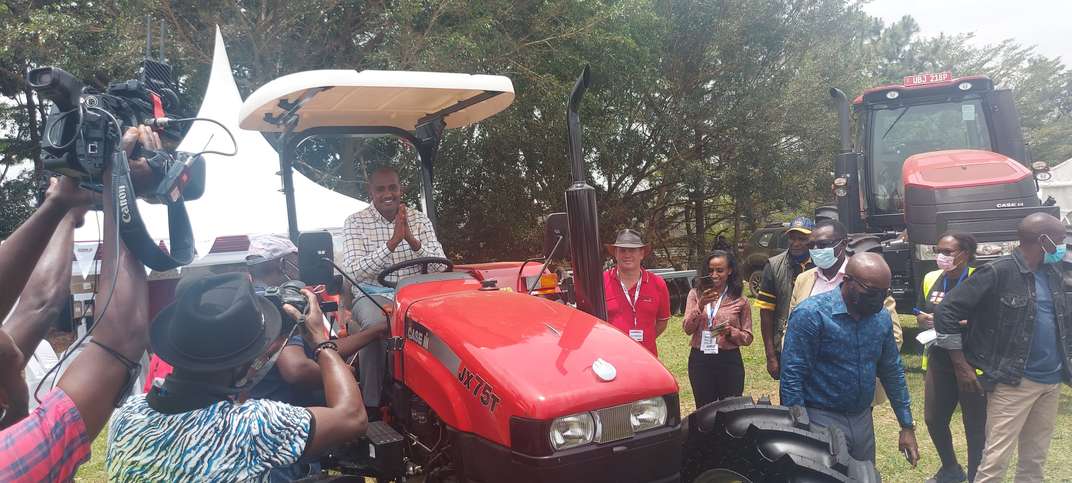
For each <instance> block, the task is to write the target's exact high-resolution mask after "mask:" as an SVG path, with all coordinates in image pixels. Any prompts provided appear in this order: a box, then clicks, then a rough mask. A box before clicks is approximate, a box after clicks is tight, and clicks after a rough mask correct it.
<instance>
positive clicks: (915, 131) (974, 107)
mask: <svg viewBox="0 0 1072 483" xmlns="http://www.w3.org/2000/svg"><path fill="white" fill-rule="evenodd" d="M871 121H872V122H871V123H870V124H871V132H870V138H871V139H870V140H871V149H870V152H869V153H868V158H869V159H870V161H871V173H870V176H871V179H872V184H871V185H872V187H873V188H872V190H871V200H872V204H871V208H872V211H873V212H876V213H880V214H881V213H897V212H901V211H904V186H902V181H901V168H902V166H904V162H905V159H908V157H910V156H912V155H915V154H919V153H926V152H931V151H942V150H946V149H984V150H991V149H992V147H991V144H990V135H989V134H988V132H987V126H986V119H985V111H984V110H983V105H982V103H981V102H980V101H979V100H978V99H964V100H960V101H950V102H943V103H938V104H916V105H908V106H902V107H897V108H892V109H878V110H875V111H873V113H872V119H871Z"/></svg>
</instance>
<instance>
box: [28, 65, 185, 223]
mask: <svg viewBox="0 0 1072 483" xmlns="http://www.w3.org/2000/svg"><path fill="white" fill-rule="evenodd" d="M26 82H27V83H28V84H29V85H30V87H31V88H33V89H34V90H35V91H37V93H38V94H39V95H40V96H41V97H43V98H45V99H48V100H50V101H52V108H51V109H50V110H49V113H48V117H47V118H46V120H45V125H44V132H43V133H42V136H41V152H42V158H43V159H42V163H43V164H44V167H45V169H48V170H50V171H55V172H57V173H60V174H62V175H65V176H70V177H72V178H77V179H79V180H82V181H83V182H85V183H86V184H87V185H88V186H89V187H90V188H93V189H99V185H100V183H102V182H104V180H102V176H103V174H104V169H105V168H106V167H107V164H108V163H109V162H110V161H111V160H112V159H113V157H114V156H115V155H116V150H118V149H119V140H120V138H121V137H122V135H123V132H124V131H125V130H126V129H127V128H128V127H131V126H138V125H140V124H150V125H152V126H153V127H154V129H156V130H157V132H158V133H159V134H160V135H161V137H162V138H163V139H164V140H166V141H168V142H174V143H177V142H178V141H179V140H181V139H182V137H183V135H184V134H185V132H184V131H183V130H182V129H180V128H179V126H180V124H183V125H184V123H169V122H167V121H162V120H163V119H173V118H180V117H182V116H184V115H185V109H184V107H183V105H182V103H181V102H180V101H179V96H178V94H177V93H176V90H175V89H176V88H175V85H174V81H173V80H172V79H171V67H170V66H168V65H167V64H165V63H163V62H158V61H155V60H152V59H145V61H144V62H143V64H142V75H141V76H140V78H139V79H131V80H127V81H124V82H116V83H112V84H111V85H109V86H108V89H107V90H105V91H104V92H97V91H96V90H94V89H92V88H89V87H86V86H85V85H83V84H82V82H81V81H80V80H78V79H77V78H76V77H74V76H73V75H71V74H70V73H68V72H67V71H65V70H63V69H61V68H59V67H52V66H49V67H38V68H36V69H32V70H30V71H29V72H27V74H26ZM133 157H134V158H138V157H145V158H146V160H148V162H149V167H150V168H151V169H152V170H153V174H154V177H153V178H154V180H158V182H157V183H156V184H155V185H154V189H153V190H152V191H150V192H148V193H136V195H137V196H138V197H139V198H142V199H144V200H146V201H150V202H154V203H173V202H176V201H178V200H179V199H180V196H181V198H182V199H184V200H194V199H197V198H200V197H201V194H202V193H204V190H205V162H204V159H203V158H201V156H196V155H192V154H191V153H182V152H179V153H169V152H167V151H163V150H161V151H150V150H148V149H143V148H141V147H140V146H139V147H138V148H136V149H135V153H134V155H133Z"/></svg>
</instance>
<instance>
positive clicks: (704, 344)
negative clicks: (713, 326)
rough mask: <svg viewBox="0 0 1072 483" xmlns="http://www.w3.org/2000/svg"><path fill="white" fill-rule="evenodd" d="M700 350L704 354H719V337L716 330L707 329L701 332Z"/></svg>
mask: <svg viewBox="0 0 1072 483" xmlns="http://www.w3.org/2000/svg"><path fill="white" fill-rule="evenodd" d="M700 352H703V353H704V354H718V338H717V337H715V332H714V331H712V330H705V331H703V333H701V334H700Z"/></svg>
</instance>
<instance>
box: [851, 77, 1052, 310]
mask: <svg viewBox="0 0 1072 483" xmlns="http://www.w3.org/2000/svg"><path fill="white" fill-rule="evenodd" d="M830 94H831V96H832V97H833V98H834V101H835V103H836V104H837V107H838V120H839V127H840V129H839V132H840V138H841V151H842V153H841V154H840V155H838V157H837V159H836V161H835V163H834V171H835V179H834V192H835V196H836V198H837V217H838V218H839V219H840V220H841V221H842V222H843V223H844V224H845V225H846V227H847V228H848V230H849V232H850V233H854V234H855V235H854V236H853V238H854V239H855V240H857V241H860V240H868V239H870V240H872V241H873V243H866V242H865V243H861V244H860V245H861V246H860V247H859V249H863V250H867V249H872V248H876V247H878V246H881V249H882V252H883V256H884V257H885V258H886V261H887V262H888V263H889V265H890V268H891V269H892V270H893V283H892V289H893V294H894V298H895V299H897V309H898V312H902V313H911V310H912V308H913V307H914V305H915V302H916V299H915V296H916V293H917V292H918V291H919V290H920V284H921V280H922V279H923V275H924V274H926V273H927V272H929V271H931V270H935V269H936V268H937V265H936V263H935V262H934V259H935V252H934V247H935V245H937V243H938V237H940V236H941V235H942V233H944V232H946V231H950V230H956V231H963V232H967V233H971V234H973V235H975V237H976V239H977V240H978V241H979V249H978V252H977V255H978V257H979V259H980V261H981V262H985V261H986V260H989V259H993V258H996V257H998V256H1001V255H1006V254H1009V253H1011V252H1012V249H1013V248H1015V246H1016V227H1017V225H1018V224H1019V222H1020V220H1021V219H1023V218H1024V217H1025V216H1027V215H1028V214H1031V213H1034V212H1037V211H1045V212H1047V213H1050V214H1052V215H1054V216H1057V217H1059V216H1060V215H1059V213H1058V209H1057V207H1056V206H1044V204H1043V203H1042V202H1040V201H1039V198H1038V194H1037V192H1038V185H1037V183H1036V177H1037V178H1038V179H1040V180H1045V179H1047V178H1046V177H1047V176H1048V172H1047V170H1048V168H1047V166H1046V163H1044V162H1035V163H1032V162H1031V158H1030V156H1029V153H1028V150H1027V147H1026V146H1025V144H1024V138H1023V134H1022V133H1021V128H1020V116H1019V114H1018V113H1017V110H1016V105H1015V103H1014V101H1013V95H1012V91H1010V90H1008V89H996V88H995V87H994V83H993V82H992V81H991V80H990V79H989V78H987V77H985V76H968V77H959V78H958V77H954V76H953V74H952V73H950V72H943V73H938V74H921V75H914V76H908V77H906V78H904V80H903V82H902V83H901V84H891V85H884V86H880V87H875V88H872V89H867V90H865V91H864V92H863V94H861V95H860V96H858V97H856V99H855V100H853V101H852V112H851V113H850V103H849V100H848V98H847V97H846V96H845V93H843V92H842V91H840V90H838V89H831V90H830ZM1051 204H1052V203H1051Z"/></svg>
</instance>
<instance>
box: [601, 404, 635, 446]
mask: <svg viewBox="0 0 1072 483" xmlns="http://www.w3.org/2000/svg"><path fill="white" fill-rule="evenodd" d="M632 412H633V405H632V404H631V403H630V404H622V405H621V406H614V407H610V408H605V409H600V410H598V411H596V412H595V415H596V438H595V440H596V442H597V443H609V442H612V441H618V440H621V439H625V438H628V437H630V436H633V424H632V423H631V422H630V421H629V418H630V416H631V415H632Z"/></svg>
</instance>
